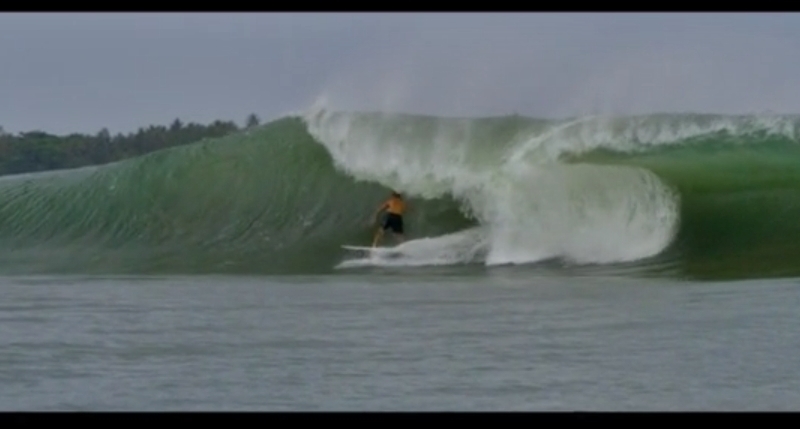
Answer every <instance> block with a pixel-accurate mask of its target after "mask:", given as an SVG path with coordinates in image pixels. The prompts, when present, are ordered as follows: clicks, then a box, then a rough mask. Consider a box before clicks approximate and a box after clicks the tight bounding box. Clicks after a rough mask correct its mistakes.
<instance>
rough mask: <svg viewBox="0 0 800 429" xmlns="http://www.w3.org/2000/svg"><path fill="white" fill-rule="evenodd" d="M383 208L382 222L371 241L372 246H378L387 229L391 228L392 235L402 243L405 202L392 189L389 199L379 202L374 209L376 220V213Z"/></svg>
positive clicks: (403, 238)
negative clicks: (376, 208) (384, 211)
mask: <svg viewBox="0 0 800 429" xmlns="http://www.w3.org/2000/svg"><path fill="white" fill-rule="evenodd" d="M383 210H386V215H385V216H384V219H383V223H382V224H381V225H380V227H379V228H378V230H377V231H376V232H375V239H374V240H373V241H372V247H373V248H374V247H377V246H378V242H379V241H380V239H381V238H382V237H383V233H384V231H386V230H387V229H391V230H392V235H394V237H395V240H396V241H397V242H398V243H402V242H403V241H404V240H405V237H404V236H403V213H405V211H406V203H405V201H403V197H402V195H400V193H399V192H397V191H392V194H391V195H390V196H389V199H388V200H386V201H385V202H384V203H383V204H381V206H380V207H378V210H376V211H375V216H374V217H375V220H377V218H378V215H379V214H380V213H381V212H382V211H383Z"/></svg>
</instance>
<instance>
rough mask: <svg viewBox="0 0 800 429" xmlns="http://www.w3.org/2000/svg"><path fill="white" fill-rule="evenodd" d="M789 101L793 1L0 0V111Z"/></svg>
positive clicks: (44, 123)
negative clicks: (242, 1) (358, 6)
mask: <svg viewBox="0 0 800 429" xmlns="http://www.w3.org/2000/svg"><path fill="white" fill-rule="evenodd" d="M321 100H324V101H325V102H326V103H328V105H329V106H330V107H332V108H346V109H369V110H374V109H381V110H395V111H397V110H399V111H404V112H413V113H434V114H442V115H494V114H503V113H514V112H517V113H520V114H527V115H535V116H546V117H561V116H574V115H580V114H587V113H623V114H630V113H646V112H665V111H666V112H675V111H679V112H684V111H694V112H710V113H758V112H764V111H774V112H780V113H796V112H800V15H798V14H764V13H758V14H756V13H753V14H734V13H726V14H666V13H661V14H633V13H625V14H614V13H601V14H577V13H573V14H554V13H541V14H534V13H530V14H523V13H516V14H488V13H487V14H483V13H464V14H441V13H435V14H434V13H428V14H425V13H418V14H406V13H403V14H401V13H388V14H366V13H364V14H348V13H331V14H312V13H300V14H279V13H260V14H256V13H248V14H232V13H219V14H217V13H185V14H156V13H147V14H134V13H121V14H99V13H97V14H80V13H64V14H47V13H37V14H19V13H4V14H0V126H3V127H4V128H5V130H6V131H9V132H18V131H29V130H33V129H39V130H44V131H48V132H54V133H59V134H60V133H68V132H90V133H94V132H96V131H98V130H100V129H101V128H102V127H107V128H108V129H109V130H110V131H111V132H112V133H114V132H128V131H132V130H135V129H136V128H137V127H139V126H146V125H150V124H169V123H170V122H171V121H172V120H174V119H175V118H176V117H179V118H181V120H183V121H184V122H188V121H197V122H209V121H212V120H215V119H225V120H235V121H236V122H237V123H239V124H242V123H243V121H244V119H245V117H246V116H247V115H248V114H249V113H251V112H255V113H257V114H258V115H260V116H261V117H262V118H263V119H266V120H269V119H274V118H276V117H279V116H281V115H283V114H286V113H290V112H295V111H300V110H303V109H306V108H308V107H309V106H311V105H312V104H313V103H315V102H320V101H321Z"/></svg>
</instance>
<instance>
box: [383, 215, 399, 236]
mask: <svg viewBox="0 0 800 429" xmlns="http://www.w3.org/2000/svg"><path fill="white" fill-rule="evenodd" d="M387 229H391V230H392V232H394V233H395V234H402V233H403V216H400V215H399V214H395V213H387V214H386V217H385V218H384V219H383V230H384V231H386V230H387Z"/></svg>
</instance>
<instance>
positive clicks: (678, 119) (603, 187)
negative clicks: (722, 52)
mask: <svg viewBox="0 0 800 429" xmlns="http://www.w3.org/2000/svg"><path fill="white" fill-rule="evenodd" d="M799 123H800V121H798V120H797V119H796V118H786V117H778V118H775V117H756V116H750V117H729V116H708V115H705V116H703V115H651V116H645V117H628V118H609V119H607V118H576V119H571V120H564V121H545V120H536V119H530V118H523V117H519V116H509V117H498V118H465V119H452V118H435V117H422V116H413V115H388V114H377V113H366V114H365V113H347V112H328V111H313V112H309V113H308V114H307V115H306V116H304V117H287V118H283V119H280V120H277V121H274V122H271V123H269V124H266V125H264V126H262V127H260V128H257V129H255V130H251V131H248V132H246V133H241V134H237V135H232V136H228V137H225V138H221V139H214V140H206V141H201V142H198V143H195V144H193V145H189V146H181V147H176V148H171V149H168V150H163V151H160V152H155V153H151V154H149V155H146V156H143V157H140V158H136V159H130V160H127V161H124V162H119V163H116V164H109V165H104V166H100V167H92V168H84V169H79V170H65V171H56V172H49V173H40V174H34V175H19V176H10V177H5V178H2V179H0V270H2V272H4V273H6V274H15V273H56V272H57V273H108V274H132V273H138V274H141V273H148V274H150V273H239V274H285V273H320V272H332V271H337V270H341V269H351V268H358V267H363V266H374V265H381V266H395V265H399V266H426V265H463V264H476V265H507V264H525V265H531V266H533V267H535V266H537V265H539V264H544V265H545V266H548V267H552V266H557V267H559V269H567V270H588V272H596V271H597V270H600V271H603V270H610V271H611V272H616V273H631V272H635V273H640V274H652V275H678V276H686V277H693V278H709V279H713V278H746V277H770V276H792V275H798V274H800V256H795V255H800V244H798V243H800V221H798V219H800V146H798V144H797V143H798V138H797V136H799V135H800V129H799V127H798V124H799ZM389 189H397V190H399V191H401V192H403V193H404V194H405V195H406V197H407V198H408V199H409V204H410V206H411V210H410V212H409V213H408V215H407V220H406V228H407V230H408V231H407V232H408V235H409V238H411V240H410V241H409V242H407V243H405V244H403V245H402V246H401V248H402V249H403V250H404V253H403V255H402V256H401V257H397V258H388V259H383V258H379V259H374V258H373V259H369V258H362V257H360V256H359V255H354V254H352V253H348V252H347V251H345V250H343V249H342V248H341V245H343V244H352V245H369V243H370V241H371V238H372V233H373V232H374V224H371V223H370V220H371V217H372V214H373V213H374V211H375V209H376V207H377V205H378V203H380V202H381V201H382V200H383V199H384V198H385V197H386V196H387V193H388V191H389ZM387 239H388V240H390V239H391V237H387Z"/></svg>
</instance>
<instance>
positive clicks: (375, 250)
mask: <svg viewBox="0 0 800 429" xmlns="http://www.w3.org/2000/svg"><path fill="white" fill-rule="evenodd" d="M342 249H347V250H355V251H360V252H365V253H372V254H382V255H399V254H400V253H402V252H401V251H399V250H397V249H395V248H393V247H371V246H351V245H347V244H343V245H342Z"/></svg>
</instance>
